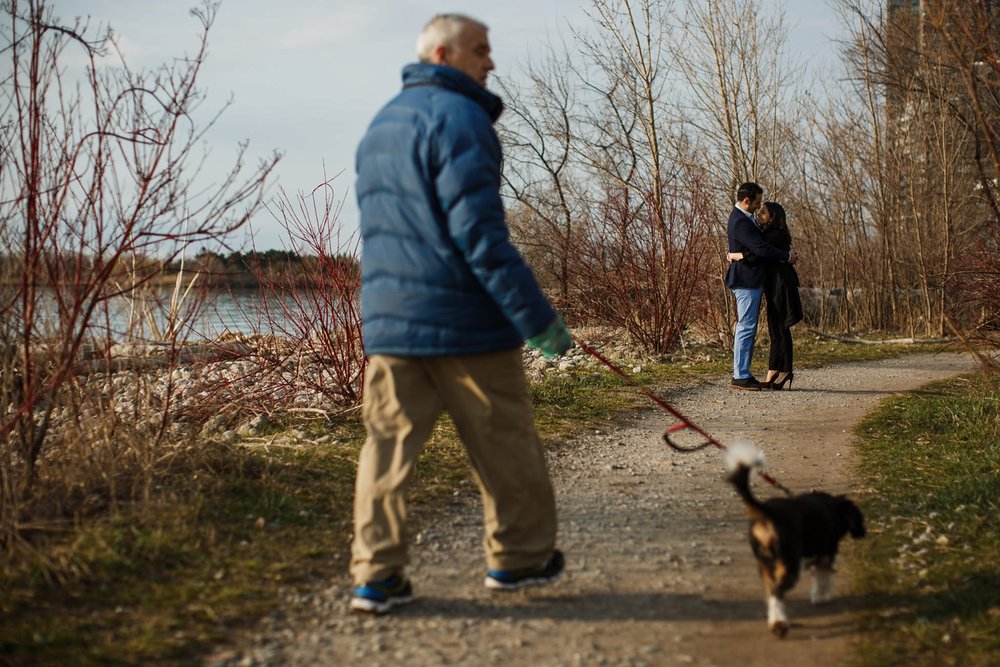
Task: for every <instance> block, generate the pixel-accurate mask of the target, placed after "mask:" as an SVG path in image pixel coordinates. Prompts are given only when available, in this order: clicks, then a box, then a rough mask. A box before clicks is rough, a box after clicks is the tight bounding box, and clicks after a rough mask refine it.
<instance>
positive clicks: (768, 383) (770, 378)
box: [760, 371, 781, 389]
mask: <svg viewBox="0 0 1000 667" xmlns="http://www.w3.org/2000/svg"><path fill="white" fill-rule="evenodd" d="M779 375H781V373H780V372H779V373H775V374H774V375H771V371H768V372H767V379H766V380H764V381H763V382H761V383H760V386H761V388H762V389H770V388H771V385H772V384H773V383H774V381H775V380H777V379H778V376H779Z"/></svg>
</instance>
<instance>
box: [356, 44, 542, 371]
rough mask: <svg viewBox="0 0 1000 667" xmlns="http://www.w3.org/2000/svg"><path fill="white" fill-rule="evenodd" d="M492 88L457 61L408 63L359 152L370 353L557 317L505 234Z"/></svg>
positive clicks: (498, 340) (516, 337) (508, 336)
mask: <svg viewBox="0 0 1000 667" xmlns="http://www.w3.org/2000/svg"><path fill="white" fill-rule="evenodd" d="M502 110H503V103H502V102H501V101H500V98H498V97H497V96H496V95H493V94H492V93H490V92H488V91H487V90H486V89H485V88H483V87H482V86H480V85H479V84H478V83H476V82H475V81H473V80H472V79H471V78H470V77H468V76H466V75H465V74H463V73H462V72H459V71H458V70H455V69H452V68H450V67H444V66H440V65H431V64H424V63H419V64H413V65H408V66H406V67H405V68H404V69H403V90H402V92H400V94H399V95H397V96H396V97H395V98H394V99H393V100H392V101H391V102H389V104H387V105H386V106H385V108H383V109H382V110H381V111H380V112H379V113H378V115H377V116H376V117H375V120H373V121H372V124H371V125H370V126H369V128H368V132H367V134H366V135H365V137H364V139H363V140H362V141H361V145H360V146H359V147H358V153H357V170H358V181H357V186H356V187H357V196H358V203H359V205H360V207H361V236H362V240H363V244H362V253H361V281H362V285H361V315H362V333H363V335H364V342H365V352H367V353H368V354H395V355H401V356H436V355H446V354H448V355H450V354H476V353H481V352H491V351H497V350H506V349H512V348H515V347H518V346H519V345H521V343H522V342H523V341H524V339H526V338H530V337H531V336H534V335H536V334H539V333H541V332H542V330H544V329H545V328H546V327H547V326H548V325H549V323H550V322H552V321H553V320H554V319H555V312H554V311H553V310H552V307H551V306H550V305H549V303H548V300H547V299H546V298H545V296H544V295H543V294H542V291H541V289H540V288H539V287H538V283H537V282H536V281H535V277H534V275H532V273H531V270H530V269H529V268H528V266H527V265H526V264H525V263H524V260H523V259H522V257H521V255H520V254H519V253H518V252H517V250H516V249H515V248H514V246H512V245H511V243H510V241H509V240H508V233H507V224H506V222H505V220H504V211H503V204H502V202H501V199H500V160H501V153H500V143H499V141H498V140H497V136H496V133H495V132H494V131H493V122H494V121H496V119H497V118H498V117H499V115H500V112H501V111H502Z"/></svg>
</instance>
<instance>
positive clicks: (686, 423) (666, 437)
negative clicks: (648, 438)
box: [572, 336, 793, 496]
mask: <svg viewBox="0 0 1000 667" xmlns="http://www.w3.org/2000/svg"><path fill="white" fill-rule="evenodd" d="M572 338H573V341H574V342H575V343H576V344H577V345H579V346H580V349H581V350H583V351H584V352H586V353H587V354H589V355H590V356H592V357H594V358H595V359H597V360H598V361H600V362H601V363H602V364H604V365H605V366H607V367H608V368H609V369H611V371H612V372H613V373H614V374H615V375H618V376H619V377H621V378H622V379H624V380H625V381H626V382H628V383H629V384H630V385H632V386H633V387H635V388H637V389H638V390H639V391H641V392H642V393H644V394H645V395H646V396H648V397H649V398H650V399H652V401H653V402H654V403H656V404H657V405H659V406H660V407H661V408H663V409H664V410H666V411H667V412H669V413H670V414H672V415H673V416H674V417H676V418H677V420H678V422H677V423H676V424H674V425H673V426H670V427H668V428H667V430H665V431H664V432H663V441H664V442H666V443H667V445H668V446H669V447H670V448H671V449H673V450H675V451H678V452H697V451H700V450H702V449H705V448H706V447H716V448H718V449H722V450H725V449H726V446H725V445H724V444H722V443H721V442H719V441H718V440H716V439H715V438H713V437H712V436H711V435H710V434H709V433H707V432H706V431H704V430H702V429H701V428H700V427H699V426H698V425H697V424H695V423H694V422H692V421H691V420H690V419H688V418H687V417H685V416H684V415H682V414H681V413H680V412H679V411H678V410H677V409H676V408H674V406H672V405H670V404H669V403H667V402H666V401H664V400H663V399H662V398H660V397H659V396H657V395H656V394H654V393H653V391H652V390H651V389H649V387H646V386H645V385H643V384H640V383H639V382H638V381H637V380H635V378H633V377H632V376H631V375H629V374H628V373H626V372H625V371H623V370H622V369H621V368H619V367H618V366H616V365H615V364H613V363H612V362H611V361H610V360H608V358H607V357H605V356H604V355H603V354H601V353H600V352H598V351H597V350H595V349H594V348H593V347H591V346H590V345H588V344H587V343H584V342H583V341H582V340H580V339H579V338H577V337H576V336H572ZM683 430H690V431H694V432H695V433H697V434H698V435H700V436H701V437H703V438H704V439H705V441H704V442H702V443H701V444H700V445H694V446H692V447H683V446H681V445H679V444H678V443H676V442H674V441H673V440H671V438H670V435H671V434H672V433H677V432H679V431H683ZM757 472H758V473H759V474H760V476H761V477H763V478H764V480H765V481H766V482H767V483H768V484H770V485H771V486H773V487H775V488H777V489H781V490H782V491H784V492H785V493H786V494H787V495H789V496H791V495H793V494H792V492H791V490H789V489H788V487H786V486H784V485H783V484H781V483H779V482H778V480H776V479H775V478H774V477H772V476H771V475H769V474H767V473H766V472H764V471H763V470H759V469H758V471H757Z"/></svg>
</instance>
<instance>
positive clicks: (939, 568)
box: [856, 375, 1000, 667]
mask: <svg viewBox="0 0 1000 667" xmlns="http://www.w3.org/2000/svg"><path fill="white" fill-rule="evenodd" d="M858 433H859V435H860V437H861V441H860V444H859V452H860V460H859V468H860V474H861V475H862V477H863V478H864V479H865V480H866V481H867V483H868V484H869V485H870V486H871V495H870V497H869V498H867V499H866V501H865V503H864V505H865V510H866V516H867V518H868V523H869V527H870V531H871V539H868V540H865V541H863V542H861V543H859V544H860V545H861V548H860V551H859V554H860V555H859V558H858V561H857V565H856V576H857V580H856V588H857V592H858V593H860V594H861V595H864V596H865V597H866V598H868V599H870V600H872V601H873V608H872V609H871V610H870V611H869V612H868V613H867V614H866V616H865V628H866V631H867V632H866V641H865V642H864V643H863V645H862V646H860V647H859V649H858V651H857V661H856V662H857V664H859V665H864V666H869V665H870V666H872V667H875V666H876V665H890V664H892V665H896V664H906V665H928V666H930V665H935V666H936V665H984V666H985V665H993V664H996V660H997V655H1000V562H998V559H997V554H998V553H1000V522H998V520H997V516H998V514H1000V385H998V383H997V378H995V377H994V378H990V377H988V376H983V375H977V376H971V377H965V378H960V379H956V380H952V381H947V382H943V383H938V384H935V385H932V386H929V387H926V388H924V389H923V390H921V391H918V392H914V393H912V394H909V395H906V396H901V397H897V398H893V399H890V400H887V401H885V402H883V403H882V404H881V406H880V408H879V409H878V410H877V411H876V412H875V413H873V414H872V415H870V416H869V417H868V418H866V419H865V421H864V422H863V423H862V424H861V425H860V426H859V429H858Z"/></svg>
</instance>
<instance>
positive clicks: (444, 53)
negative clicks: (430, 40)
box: [431, 44, 448, 65]
mask: <svg viewBox="0 0 1000 667" xmlns="http://www.w3.org/2000/svg"><path fill="white" fill-rule="evenodd" d="M431 62H432V63H434V64H435V65H447V64H448V47H447V46H445V45H444V44H438V45H437V46H435V47H434V50H433V51H431Z"/></svg>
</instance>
